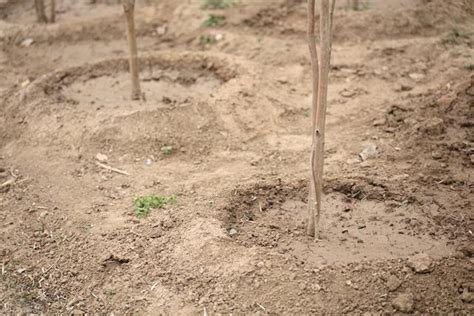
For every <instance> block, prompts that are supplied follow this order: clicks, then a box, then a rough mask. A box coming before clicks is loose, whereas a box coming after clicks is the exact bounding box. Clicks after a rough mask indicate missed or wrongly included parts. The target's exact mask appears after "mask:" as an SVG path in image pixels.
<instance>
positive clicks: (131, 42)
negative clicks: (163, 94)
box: [122, 0, 141, 100]
mask: <svg viewBox="0 0 474 316" xmlns="http://www.w3.org/2000/svg"><path fill="white" fill-rule="evenodd" d="M122 5H123V10H124V13H125V18H126V19H127V39H128V48H129V53H130V57H129V67H130V77H131V81H132V93H131V98H132V100H139V99H140V96H141V91H140V81H139V77H138V54H137V38H136V35H135V0H122Z"/></svg>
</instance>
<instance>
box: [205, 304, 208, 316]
mask: <svg viewBox="0 0 474 316" xmlns="http://www.w3.org/2000/svg"><path fill="white" fill-rule="evenodd" d="M204 316H208V314H207V308H206V306H204Z"/></svg>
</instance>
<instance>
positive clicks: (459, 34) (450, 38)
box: [441, 28, 469, 45]
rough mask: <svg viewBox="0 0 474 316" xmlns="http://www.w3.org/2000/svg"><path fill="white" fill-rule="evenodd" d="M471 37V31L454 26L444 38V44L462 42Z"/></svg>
mask: <svg viewBox="0 0 474 316" xmlns="http://www.w3.org/2000/svg"><path fill="white" fill-rule="evenodd" d="M466 39H469V33H468V32H465V31H463V30H460V29H457V28H453V29H452V30H451V31H450V32H449V33H448V34H447V35H446V36H445V37H444V38H443V39H442V40H441V42H442V43H443V44H452V45H457V44H460V43H461V42H462V40H466Z"/></svg>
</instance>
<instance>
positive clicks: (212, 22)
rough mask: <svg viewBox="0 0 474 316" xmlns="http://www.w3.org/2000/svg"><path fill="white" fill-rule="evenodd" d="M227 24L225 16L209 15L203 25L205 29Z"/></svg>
mask: <svg viewBox="0 0 474 316" xmlns="http://www.w3.org/2000/svg"><path fill="white" fill-rule="evenodd" d="M224 22H225V16H223V15H218V14H209V15H208V16H207V19H206V20H204V22H203V25H204V26H205V27H217V26H221V25H223V24H224Z"/></svg>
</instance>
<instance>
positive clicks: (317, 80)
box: [307, 0, 336, 238]
mask: <svg viewBox="0 0 474 316" xmlns="http://www.w3.org/2000/svg"><path fill="white" fill-rule="evenodd" d="M332 1H333V3H332V4H331V3H330V0H321V7H320V8H321V9H320V10H321V12H320V25H319V26H320V28H319V34H320V39H321V48H320V52H321V54H320V56H319V58H318V54H317V48H316V41H315V31H314V24H315V23H314V20H315V0H308V45H309V50H310V56H311V65H312V75H313V101H312V145H311V181H310V194H309V199H308V200H309V203H308V209H309V211H308V213H309V218H308V227H307V233H308V235H310V236H314V237H316V238H320V225H319V222H320V218H321V201H322V191H323V185H322V183H323V169H324V136H325V126H326V108H327V95H328V86H329V65H330V59H331V46H332V39H331V38H332V17H333V13H334V7H335V1H336V0H332Z"/></svg>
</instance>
